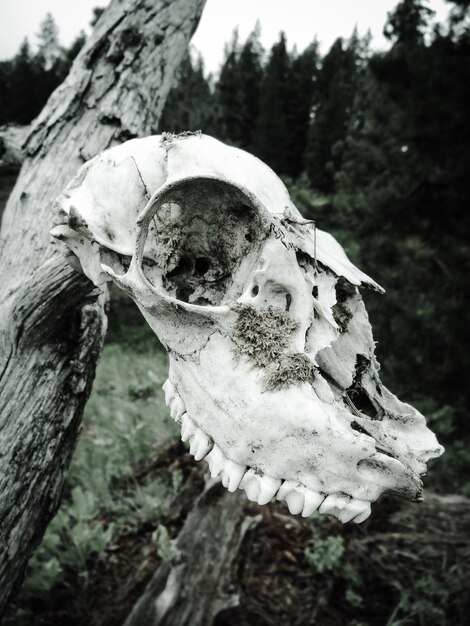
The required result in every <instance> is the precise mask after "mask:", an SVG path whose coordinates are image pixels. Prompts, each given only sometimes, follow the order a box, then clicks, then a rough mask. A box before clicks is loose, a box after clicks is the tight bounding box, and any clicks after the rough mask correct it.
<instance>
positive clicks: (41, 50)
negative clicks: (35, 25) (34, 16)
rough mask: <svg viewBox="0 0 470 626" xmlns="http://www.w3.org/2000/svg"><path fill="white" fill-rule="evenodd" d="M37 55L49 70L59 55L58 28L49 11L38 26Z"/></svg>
mask: <svg viewBox="0 0 470 626" xmlns="http://www.w3.org/2000/svg"><path fill="white" fill-rule="evenodd" d="M37 38H38V42H39V45H38V56H39V57H40V58H42V59H43V65H44V69H45V70H46V71H48V70H51V69H52V68H53V67H54V65H55V64H56V62H57V61H58V60H59V58H60V56H61V48H60V43H59V28H58V26H57V24H56V21H55V19H54V17H53V16H52V14H51V13H46V16H45V18H44V19H43V20H42V22H41V24H40V26H39V33H38V35H37Z"/></svg>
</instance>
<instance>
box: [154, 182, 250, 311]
mask: <svg viewBox="0 0 470 626" xmlns="http://www.w3.org/2000/svg"><path fill="white" fill-rule="evenodd" d="M260 227H261V222H260V216H259V212H258V210H257V208H256V207H255V206H254V205H252V204H251V200H249V199H248V198H247V197H246V196H245V194H244V193H243V192H242V191H241V190H240V189H238V188H237V187H235V186H233V185H231V184H229V183H227V182H224V181H219V180H213V179H202V178H201V179H192V180H188V181H183V182H182V183H181V186H180V187H175V188H174V189H172V190H171V191H169V192H168V194H167V196H165V201H164V202H162V203H161V204H160V205H159V207H158V209H157V211H156V212H155V213H154V215H153V217H152V219H151V221H150V225H149V228H148V229H147V239H146V243H145V248H144V256H145V257H146V258H150V259H153V260H154V261H155V263H154V265H153V266H151V265H150V264H149V263H146V262H144V263H143V265H142V270H143V272H144V275H145V277H146V278H147V280H148V281H149V282H150V283H151V284H153V285H154V286H155V287H158V288H160V289H163V290H164V291H166V292H167V293H168V295H170V296H172V297H174V298H177V299H178V300H182V301H184V302H189V303H191V304H199V305H201V306H204V305H213V306H216V305H219V304H221V303H222V301H223V300H224V299H225V300H224V301H227V298H228V300H231V299H232V298H233V299H236V298H237V297H239V296H240V295H241V293H242V291H243V286H244V284H246V282H245V281H246V277H244V280H243V281H242V280H240V285H238V283H237V280H236V278H235V279H234V276H236V270H237V269H238V268H239V267H240V265H241V264H242V263H244V262H246V259H248V258H249V254H250V251H253V250H254V247H255V245H256V241H257V240H258V235H257V233H258V232H259V230H260ZM254 242H255V243H254ZM243 283H244V284H243ZM227 294H228V295H227Z"/></svg>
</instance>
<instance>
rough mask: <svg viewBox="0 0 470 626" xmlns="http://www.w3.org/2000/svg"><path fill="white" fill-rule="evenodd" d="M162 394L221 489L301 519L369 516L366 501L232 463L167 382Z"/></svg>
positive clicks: (194, 453)
mask: <svg viewBox="0 0 470 626" xmlns="http://www.w3.org/2000/svg"><path fill="white" fill-rule="evenodd" d="M163 391H164V392H165V402H166V404H167V406H168V407H169V408H170V414H171V417H172V418H173V419H174V421H175V422H176V423H177V424H180V426H181V440H182V441H183V442H188V443H189V452H190V454H191V455H192V456H193V457H194V459H195V460H196V461H200V460H202V459H205V460H206V461H207V463H208V464H209V470H210V474H211V476H212V478H215V477H217V476H220V478H221V481H222V484H223V486H224V487H226V488H227V489H228V490H229V491H231V492H234V491H236V490H237V489H243V490H244V491H245V492H246V496H247V498H248V500H251V501H252V502H257V503H258V504H268V502H270V501H271V500H272V499H273V498H274V497H275V498H276V500H280V501H284V502H285V503H286V504H287V506H288V508H289V511H290V512H291V513H292V514H293V515H297V514H299V513H300V514H301V515H302V517H309V516H310V515H312V514H313V513H315V512H316V511H318V512H319V513H323V514H328V515H333V516H335V517H336V518H337V519H339V520H340V521H341V522H343V523H345V522H350V521H352V522H355V523H356V524H359V523H361V522H363V521H364V520H366V519H367V518H368V517H369V515H370V513H371V508H370V502H368V501H367V500H357V499H355V498H350V497H349V496H347V495H344V494H331V495H326V494H322V493H318V492H316V491H312V490H311V489H307V488H306V487H304V486H303V485H300V484H299V483H297V482H295V481H291V480H285V481H282V480H280V479H278V478H271V477H270V476H267V475H266V474H264V475H262V474H260V473H258V472H257V471H256V470H254V469H252V468H247V467H246V466H244V465H239V464H238V463H235V462H234V461H231V460H230V459H228V458H227V457H226V456H225V454H224V453H223V452H222V450H221V449H220V448H219V446H218V445H217V444H215V443H214V442H213V441H212V439H211V437H209V436H208V435H206V433H205V432H204V431H202V430H201V429H200V428H199V427H198V426H196V424H195V423H194V422H193V420H192V419H191V418H190V417H189V415H188V414H187V412H186V407H185V404H184V402H183V400H182V399H181V397H180V396H179V394H178V392H177V390H176V388H175V386H174V385H173V383H172V382H171V381H170V380H169V379H168V380H167V381H166V382H165V384H164V385H163Z"/></svg>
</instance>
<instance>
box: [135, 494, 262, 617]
mask: <svg viewBox="0 0 470 626" xmlns="http://www.w3.org/2000/svg"><path fill="white" fill-rule="evenodd" d="M250 504H251V503H250V502H248V501H247V500H246V498H245V496H244V494H242V493H240V492H238V493H236V494H231V493H229V492H228V491H226V490H225V489H224V487H222V485H221V484H220V483H215V484H214V483H212V484H211V485H210V486H209V487H208V488H207V489H206V491H205V492H204V493H203V494H202V495H201V496H200V497H199V498H198V499H197V500H196V502H195V504H194V508H193V509H192V510H191V513H190V514H189V515H188V518H187V520H186V522H185V524H184V526H183V528H182V530H181V532H180V534H179V536H178V539H177V541H176V547H177V548H178V550H179V551H180V552H181V556H180V557H176V558H175V560H174V562H172V563H170V562H166V563H163V565H161V566H160V567H159V568H158V570H157V572H156V573H155V575H154V576H153V578H152V580H151V581H150V583H149V584H148V586H147V588H146V589H145V592H144V593H143V595H142V597H141V598H140V600H139V601H138V603H137V604H136V606H135V607H134V609H133V610H132V612H131V614H130V615H129V617H128V618H127V620H126V622H125V625H124V626H141V625H142V624H146V626H176V625H178V626H203V625H210V624H213V623H214V619H215V618H216V616H217V615H218V614H219V613H220V612H222V611H224V610H227V609H230V608H233V607H238V605H239V601H240V600H239V593H238V591H239V590H238V589H237V576H236V572H235V567H234V566H235V561H236V559H237V557H238V553H239V549H240V545H241V542H242V540H243V537H244V536H245V533H246V532H247V531H248V530H249V529H250V528H252V527H253V526H255V525H256V524H257V522H258V521H259V519H261V516H260V515H257V516H253V515H251V516H250V515H247V513H249V507H250ZM251 508H252V509H253V507H251Z"/></svg>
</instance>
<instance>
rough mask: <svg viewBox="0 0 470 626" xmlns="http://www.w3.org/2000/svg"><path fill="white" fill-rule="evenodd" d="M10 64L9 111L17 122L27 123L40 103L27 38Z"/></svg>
mask: <svg viewBox="0 0 470 626" xmlns="http://www.w3.org/2000/svg"><path fill="white" fill-rule="evenodd" d="M12 65H13V67H12V75H11V82H10V103H11V105H10V111H11V113H12V114H13V115H14V121H16V122H18V123H19V124H29V122H30V121H31V120H32V119H33V118H34V117H35V116H36V115H37V114H38V112H39V110H40V104H39V98H38V93H37V78H38V77H37V70H36V64H35V61H34V58H33V56H32V54H31V48H30V46H29V42H28V40H27V39H24V41H23V43H22V44H21V46H20V49H19V51H18V54H17V55H16V56H15V58H14V59H13V64H12ZM8 121H13V120H8Z"/></svg>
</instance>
